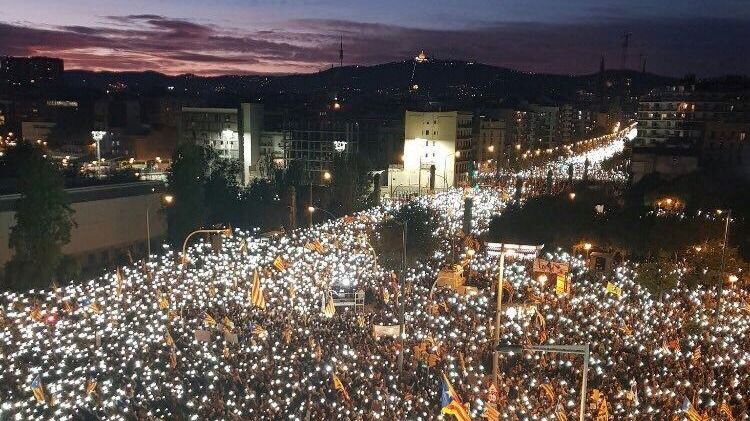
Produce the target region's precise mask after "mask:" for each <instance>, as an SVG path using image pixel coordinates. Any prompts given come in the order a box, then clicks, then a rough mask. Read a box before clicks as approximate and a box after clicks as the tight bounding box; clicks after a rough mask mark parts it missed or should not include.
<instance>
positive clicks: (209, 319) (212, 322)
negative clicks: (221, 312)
mask: <svg viewBox="0 0 750 421" xmlns="http://www.w3.org/2000/svg"><path fill="white" fill-rule="evenodd" d="M203 323H204V324H206V325H208V327H214V326H216V319H214V318H213V316H211V315H210V314H208V312H206V317H205V318H204V319H203Z"/></svg>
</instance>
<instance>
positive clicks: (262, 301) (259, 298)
mask: <svg viewBox="0 0 750 421" xmlns="http://www.w3.org/2000/svg"><path fill="white" fill-rule="evenodd" d="M274 265H275V263H274ZM250 302H251V303H252V305H254V306H255V307H258V308H259V309H261V310H265V309H266V298H265V297H264V296H263V288H262V287H261V286H260V277H259V276H258V270H257V269H256V270H255V273H254V274H253V289H252V292H251V294H250Z"/></svg>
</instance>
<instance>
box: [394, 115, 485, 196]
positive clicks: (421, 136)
mask: <svg viewBox="0 0 750 421" xmlns="http://www.w3.org/2000/svg"><path fill="white" fill-rule="evenodd" d="M471 136H472V114H471V113H468V112H461V111H445V112H417V111H407V112H406V118H405V122H404V155H403V157H402V158H403V159H402V161H403V162H402V164H400V165H395V166H393V165H392V166H391V168H389V170H388V189H389V191H394V190H401V191H408V192H411V191H420V190H422V189H428V188H429V183H430V167H431V166H433V165H434V166H435V175H436V177H435V178H436V180H435V187H436V188H444V187H452V186H456V185H459V184H461V183H464V182H466V181H467V179H468V172H469V169H470V163H471V161H472V159H473V151H472V137H471ZM420 187H421V188H420ZM394 194H396V192H394Z"/></svg>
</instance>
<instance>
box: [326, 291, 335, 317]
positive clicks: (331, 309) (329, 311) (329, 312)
mask: <svg viewBox="0 0 750 421" xmlns="http://www.w3.org/2000/svg"><path fill="white" fill-rule="evenodd" d="M334 314H336V306H335V305H333V296H331V295H329V296H328V299H327V300H326V304H325V307H323V315H325V316H326V317H329V318H330V317H333V315H334Z"/></svg>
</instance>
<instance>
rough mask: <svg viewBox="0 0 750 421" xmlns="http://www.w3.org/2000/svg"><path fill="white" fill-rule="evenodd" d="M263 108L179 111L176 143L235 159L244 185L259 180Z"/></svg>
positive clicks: (245, 107) (250, 106) (247, 106)
mask: <svg viewBox="0 0 750 421" xmlns="http://www.w3.org/2000/svg"><path fill="white" fill-rule="evenodd" d="M262 128H263V105H261V104H249V103H242V104H240V106H239V108H194V107H183V108H182V120H181V126H180V137H179V139H180V140H179V141H180V142H181V143H182V142H190V143H195V144H198V145H204V146H208V147H211V148H213V149H215V150H216V151H217V152H218V153H219V155H220V156H221V157H222V158H227V159H236V160H237V161H239V162H240V165H241V167H242V175H241V176H242V182H243V183H245V184H248V183H250V181H251V180H252V179H253V178H255V177H258V176H259V171H258V165H257V164H258V161H259V159H260V137H261V130H262Z"/></svg>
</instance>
